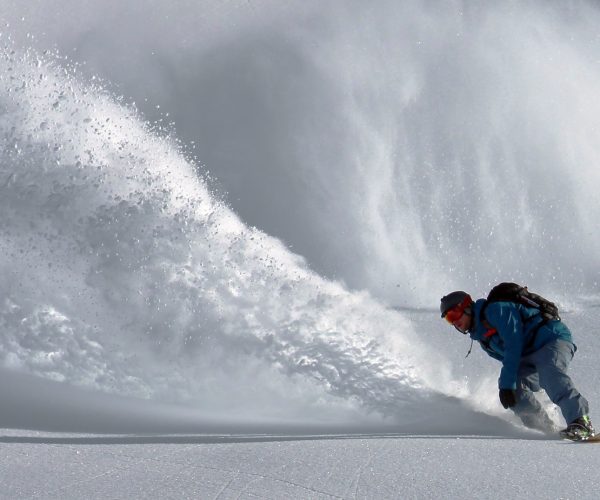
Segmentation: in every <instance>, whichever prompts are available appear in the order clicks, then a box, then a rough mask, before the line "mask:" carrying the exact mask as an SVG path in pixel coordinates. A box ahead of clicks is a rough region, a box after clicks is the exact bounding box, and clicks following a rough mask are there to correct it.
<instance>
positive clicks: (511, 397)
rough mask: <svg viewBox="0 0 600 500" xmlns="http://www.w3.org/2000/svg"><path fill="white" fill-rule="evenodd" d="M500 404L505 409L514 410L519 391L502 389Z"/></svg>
mask: <svg viewBox="0 0 600 500" xmlns="http://www.w3.org/2000/svg"><path fill="white" fill-rule="evenodd" d="M500 403H501V404H502V406H504V408H512V407H513V406H515V405H516V404H517V391H515V390H514V389H500Z"/></svg>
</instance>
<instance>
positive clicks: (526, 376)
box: [513, 339, 589, 424]
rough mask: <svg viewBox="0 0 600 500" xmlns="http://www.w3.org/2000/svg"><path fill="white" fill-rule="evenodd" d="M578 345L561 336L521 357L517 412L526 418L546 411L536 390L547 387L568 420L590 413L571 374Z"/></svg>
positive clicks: (548, 392) (547, 391) (553, 400)
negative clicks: (569, 368) (537, 397)
mask: <svg viewBox="0 0 600 500" xmlns="http://www.w3.org/2000/svg"><path fill="white" fill-rule="evenodd" d="M576 350H577V348H576V347H575V346H574V345H573V344H572V343H571V342H568V341H566V340H561V339H557V340H554V341H552V342H549V343H548V344H546V345H544V346H542V347H541V348H540V349H538V350H537V351H535V352H534V353H532V354H529V355H528V356H525V357H523V358H521V364H520V365H519V372H518V379H517V404H516V406H514V407H513V410H514V412H515V413H516V414H517V415H518V416H520V417H521V419H522V420H523V421H524V422H525V420H526V419H527V416H528V415H532V414H534V413H539V412H543V409H542V406H541V405H540V403H539V402H538V400H537V399H536V398H535V395H534V394H533V393H534V392H537V391H539V390H540V389H544V390H545V391H546V394H548V397H549V398H550V400H551V401H552V402H553V403H554V404H556V405H557V406H558V407H559V408H560V410H561V412H562V414H563V417H564V418H565V421H566V422H567V424H570V423H571V422H573V420H575V419H577V418H579V417H581V416H583V415H587V414H588V413H589V405H588V402H587V400H586V399H585V398H584V397H583V396H582V395H581V394H579V391H578V390H577V389H576V388H575V386H574V385H573V381H572V380H571V377H569V375H567V369H568V367H569V363H570V362H571V360H572V359H573V356H574V355H575V351H576Z"/></svg>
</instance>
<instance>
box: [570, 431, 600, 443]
mask: <svg viewBox="0 0 600 500" xmlns="http://www.w3.org/2000/svg"><path fill="white" fill-rule="evenodd" d="M575 442H576V443H600V433H599V434H596V435H595V436H594V437H593V438H589V439H586V440H585V441H575Z"/></svg>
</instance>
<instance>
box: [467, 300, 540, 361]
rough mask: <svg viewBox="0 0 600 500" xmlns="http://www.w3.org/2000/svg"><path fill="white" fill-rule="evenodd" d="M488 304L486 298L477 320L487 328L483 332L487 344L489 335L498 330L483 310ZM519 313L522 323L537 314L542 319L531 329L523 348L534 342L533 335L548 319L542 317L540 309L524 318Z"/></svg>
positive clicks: (491, 335) (527, 321)
mask: <svg viewBox="0 0 600 500" xmlns="http://www.w3.org/2000/svg"><path fill="white" fill-rule="evenodd" d="M488 305H490V301H489V300H486V301H485V304H483V306H482V307H481V309H480V310H479V321H481V322H482V323H483V325H484V326H485V327H486V328H487V329H488V330H487V332H485V333H484V335H483V336H484V338H485V339H487V341H486V342H485V343H486V344H487V345H489V342H490V341H489V339H490V337H493V336H494V335H495V334H496V333H498V330H496V329H495V328H494V327H493V326H492V324H491V323H490V322H489V321H488V320H487V318H486V316H485V310H486V309H487V306H488ZM519 315H520V316H521V321H523V324H526V323H529V322H530V321H532V320H533V319H534V318H536V317H537V316H541V317H542V321H540V322H539V323H538V324H537V325H536V326H535V328H534V329H533V330H532V331H531V340H530V341H529V342H527V345H526V346H525V349H528V348H530V347H531V346H532V345H533V344H534V342H535V337H536V336H537V333H538V331H539V329H540V328H542V327H543V326H545V325H546V323H548V321H549V320H548V319H547V318H545V317H544V315H543V314H542V311H539V312H537V313H536V314H534V315H533V316H530V317H529V318H527V319H525V318H523V315H522V314H521V313H520V312H519Z"/></svg>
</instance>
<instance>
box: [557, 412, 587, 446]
mask: <svg viewBox="0 0 600 500" xmlns="http://www.w3.org/2000/svg"><path fill="white" fill-rule="evenodd" d="M595 435H596V431H595V430H594V427H593V426H592V421H591V420H590V417H588V416H587V415H584V416H583V417H579V418H578V419H575V420H573V422H571V423H570V424H569V425H568V426H567V428H566V429H563V430H562V431H560V437H562V438H563V439H570V440H571V441H587V440H588V439H590V438H593V437H594V436H595Z"/></svg>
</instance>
